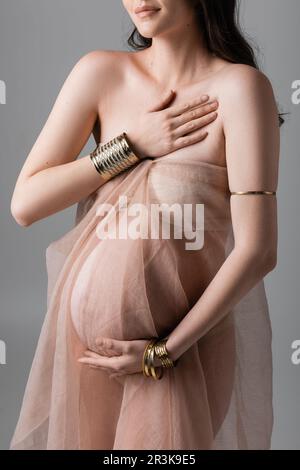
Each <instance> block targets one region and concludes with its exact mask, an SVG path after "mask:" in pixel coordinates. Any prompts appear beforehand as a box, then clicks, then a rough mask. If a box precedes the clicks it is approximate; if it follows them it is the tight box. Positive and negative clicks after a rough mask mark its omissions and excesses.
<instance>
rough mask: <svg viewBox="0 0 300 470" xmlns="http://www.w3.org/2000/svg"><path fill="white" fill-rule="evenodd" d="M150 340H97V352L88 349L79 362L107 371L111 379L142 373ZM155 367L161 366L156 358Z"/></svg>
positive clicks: (100, 338)
mask: <svg viewBox="0 0 300 470" xmlns="http://www.w3.org/2000/svg"><path fill="white" fill-rule="evenodd" d="M149 341H150V340H149V339H147V340H145V339H141V340H131V341H123V340H118V339H113V338H102V337H99V338H97V340H96V344H97V352H95V351H90V350H89V349H87V350H86V351H85V352H84V354H85V357H81V358H79V359H78V361H79V362H81V363H84V364H87V365H89V366H90V367H93V368H96V369H98V368H99V369H102V370H106V371H107V372H108V373H109V377H110V378H113V377H117V376H120V375H125V374H135V373H142V359H143V354H144V350H145V348H146V346H147V344H148V343H149ZM155 359H156V360H155V361H154V365H157V366H158V365H160V362H158V361H159V359H157V358H155Z"/></svg>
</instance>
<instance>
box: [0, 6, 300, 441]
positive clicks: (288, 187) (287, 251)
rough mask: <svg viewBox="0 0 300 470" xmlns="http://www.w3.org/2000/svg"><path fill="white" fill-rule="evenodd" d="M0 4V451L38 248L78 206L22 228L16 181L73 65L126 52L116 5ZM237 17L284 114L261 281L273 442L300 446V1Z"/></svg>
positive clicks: (16, 400) (42, 292)
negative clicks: (1, 354) (269, 267)
mask: <svg viewBox="0 0 300 470" xmlns="http://www.w3.org/2000/svg"><path fill="white" fill-rule="evenodd" d="M0 8H1V9H0V79H1V80H4V81H5V82H6V85H7V103H6V104H5V105H3V104H0V139H1V147H0V152H1V167H0V209H1V210H0V224H1V225H0V230H1V232H0V233H1V239H0V240H1V242H0V261H1V263H0V295H1V298H0V339H2V340H4V341H5V342H6V345H7V364H6V365H0V394H1V396H0V448H1V449H7V448H8V444H9V440H10V437H11V435H12V432H13V430H14V427H15V425H16V420H17V418H18V414H19V410H20V405H21V399H22V396H23V393H24V388H25V384H26V380H27V377H28V373H29V370H30V366H31V362H32V359H33V354H34V351H35V347H36V344H37V340H38V336H39V333H40V329H41V326H42V322H43V318H44V316H45V313H46V310H45V309H46V287H47V284H46V282H47V279H46V266H45V249H46V247H47V246H48V245H49V243H51V241H53V240H55V239H57V238H59V237H60V236H62V235H63V234H64V233H66V231H68V230H69V229H70V228H71V227H72V224H73V220H74V207H75V206H73V207H72V208H69V209H66V210H64V211H62V212H60V213H58V214H55V215H53V216H51V217H49V218H47V219H45V220H42V221H39V222H37V223H35V224H33V225H32V226H30V227H28V228H27V229H24V228H22V227H19V226H18V225H17V224H16V222H15V221H14V219H13V218H12V216H11V214H10V200H11V195H12V191H13V188H14V184H15V181H16V178H17V176H18V173H19V171H20V169H21V166H22V165H23V162H24V160H25V158H26V156H27V154H28V153H29V151H30V149H31V147H32V145H33V143H34V141H35V139H36V137H37V135H38V133H39V131H40V129H41V127H42V126H43V125H44V122H45V120H46V118H47V116H48V114H49V112H50V109H51V107H52V105H53V103H54V100H55V98H56V96H57V94H58V92H59V90H60V88H61V86H62V84H63V82H64V80H65V78H66V77H67V75H68V74H69V72H70V70H71V68H72V67H73V65H74V64H75V63H76V61H77V60H78V59H79V58H80V57H81V56H82V55H83V54H85V53H86V52H88V51H91V50H94V49H119V50H120V49H126V48H127V46H126V38H127V35H128V32H129V31H130V20H129V17H128V15H127V13H126V12H125V10H124V8H123V5H122V2H121V0H109V1H108V0H107V1H100V0H85V1H84V2H82V1H78V0H51V1H50V0H48V1H46V0H0ZM241 19H242V24H243V25H244V28H245V29H246V31H247V32H248V35H249V36H250V37H251V38H252V39H253V40H254V41H255V43H256V44H258V45H259V47H260V50H261V52H260V54H259V61H260V65H261V67H262V69H263V71H264V72H265V73H266V74H267V75H268V76H269V78H270V79H271V81H272V84H273V87H274V91H275V94H276V98H277V101H278V103H279V104H280V107H281V108H282V110H283V111H287V112H290V115H289V116H288V117H287V118H286V124H285V126H284V128H282V131H281V132H282V134H281V135H282V141H281V142H282V144H281V160H280V180H279V189H278V211H279V219H278V220H279V253H278V264H277V267H276V270H275V271H273V272H272V273H269V275H268V276H267V277H266V278H265V283H266V288H267V295H268V300H269V305H270V313H271V320H272V325H273V333H274V339H273V354H274V407H275V426H274V433H273V444H272V445H273V449H297V450H300V439H299V435H300V400H299V390H300V365H299V366H295V365H293V364H292V363H291V359H290V357H291V352H292V350H291V343H292V341H294V340H296V339H300V316H299V307H298V303H299V278H300V250H299V235H298V234H299V205H298V198H299V193H298V192H297V184H298V181H299V170H300V162H299V151H298V148H299V147H298V131H299V124H300V105H293V104H292V102H291V94H292V90H291V84H292V82H293V81H294V80H297V79H298V80H299V79H300V60H299V50H298V47H299V46H300V33H299V28H298V26H299V20H300V2H299V0H286V1H284V2H283V1H282V0H243V1H242V9H241ZM92 144H93V141H92V140H90V141H89V143H88V145H87V146H86V148H85V149H84V151H83V154H86V153H87V149H88V150H89V151H90V150H91V146H92ZM241 158H242V155H241Z"/></svg>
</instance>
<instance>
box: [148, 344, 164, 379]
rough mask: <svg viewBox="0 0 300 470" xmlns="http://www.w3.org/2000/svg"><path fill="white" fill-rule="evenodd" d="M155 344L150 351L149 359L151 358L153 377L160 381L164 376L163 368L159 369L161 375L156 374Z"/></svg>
mask: <svg viewBox="0 0 300 470" xmlns="http://www.w3.org/2000/svg"><path fill="white" fill-rule="evenodd" d="M154 346H155V342H154V344H153V346H151V347H150V348H149V350H148V358H149V364H150V371H151V375H152V377H153V378H154V379H155V380H160V379H161V378H162V376H163V369H162V368H161V367H158V370H159V373H157V372H156V367H155V366H154V358H155V349H154Z"/></svg>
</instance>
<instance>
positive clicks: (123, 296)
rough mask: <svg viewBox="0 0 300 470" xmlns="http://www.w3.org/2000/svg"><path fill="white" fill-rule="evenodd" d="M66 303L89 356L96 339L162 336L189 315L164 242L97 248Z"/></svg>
mask: <svg viewBox="0 0 300 470" xmlns="http://www.w3.org/2000/svg"><path fill="white" fill-rule="evenodd" d="M70 302H71V304H70V308H71V318H72V322H73V325H74V327H75V330H76V332H77V334H78V336H79V338H80V340H81V341H82V343H83V344H84V345H85V346H86V347H88V348H89V349H91V350H96V343H95V340H96V339H97V337H99V336H105V337H108V338H116V339H125V340H131V339H141V338H150V337H152V336H156V335H158V336H160V335H162V334H165V333H167V332H168V331H169V330H171V329H172V328H174V327H175V326H176V324H177V323H178V321H179V318H180V317H182V315H183V314H184V313H186V312H187V311H188V305H187V302H186V295H185V292H184V291H183V288H182V285H181V283H180V280H179V277H178V275H177V270H176V266H175V265H174V255H173V254H172V253H171V252H170V249H169V247H168V245H167V242H166V241H162V240H150V239H149V240H142V239H136V240H134V239H129V238H128V239H124V240H121V239H108V240H101V242H97V243H96V244H95V246H94V247H93V248H92V250H91V251H90V253H89V254H88V256H85V258H84V260H83V263H82V264H81V267H80V269H79V271H78V274H77V276H76V279H75V282H74V285H73V289H72V293H71V300H70Z"/></svg>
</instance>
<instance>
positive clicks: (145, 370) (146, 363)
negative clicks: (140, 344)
mask: <svg viewBox="0 0 300 470" xmlns="http://www.w3.org/2000/svg"><path fill="white" fill-rule="evenodd" d="M154 343H155V339H152V340H151V341H150V342H149V343H148V344H147V346H146V347H145V350H144V354H143V359H142V370H143V374H144V376H145V377H150V376H151V373H150V364H149V359H148V351H149V349H150V348H151V347H152V346H153V345H154Z"/></svg>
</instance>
